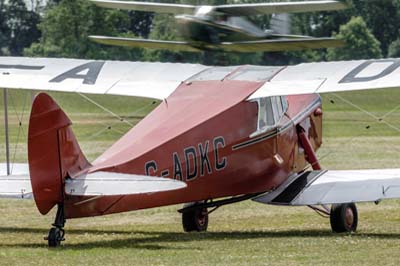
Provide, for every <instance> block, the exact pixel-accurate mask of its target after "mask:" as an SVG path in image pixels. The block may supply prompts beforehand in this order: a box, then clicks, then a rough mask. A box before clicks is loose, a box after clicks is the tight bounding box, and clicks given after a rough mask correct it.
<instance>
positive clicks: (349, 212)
mask: <svg viewBox="0 0 400 266" xmlns="http://www.w3.org/2000/svg"><path fill="white" fill-rule="evenodd" d="M330 220H331V227H332V231H333V232H336V233H345V232H347V233H350V232H355V231H356V230H357V225H358V212H357V207H356V205H355V204H354V203H345V204H333V205H332V207H331V215H330Z"/></svg>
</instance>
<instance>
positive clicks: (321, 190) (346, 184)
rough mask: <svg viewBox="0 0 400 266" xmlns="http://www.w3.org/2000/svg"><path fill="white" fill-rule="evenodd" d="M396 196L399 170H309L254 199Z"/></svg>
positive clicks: (306, 201) (281, 201)
mask: <svg viewBox="0 0 400 266" xmlns="http://www.w3.org/2000/svg"><path fill="white" fill-rule="evenodd" d="M394 198H400V169H377V170H351V171H312V172H306V173H304V174H303V175H300V176H298V177H296V178H292V179H288V181H287V182H286V183H284V184H283V185H281V187H280V188H278V189H277V190H276V191H274V192H271V193H268V194H266V195H262V196H260V197H258V198H257V199H255V201H258V202H262V203H269V204H278V205H297V206H300V205H322V204H338V203H350V202H373V201H374V202H376V201H380V200H383V199H394Z"/></svg>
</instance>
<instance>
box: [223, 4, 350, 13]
mask: <svg viewBox="0 0 400 266" xmlns="http://www.w3.org/2000/svg"><path fill="white" fill-rule="evenodd" d="M346 8H348V6H347V5H346V4H345V3H341V2H339V1H297V2H296V1H295V2H275V3H248V4H231V5H220V6H217V7H216V10H217V11H220V12H224V13H226V14H230V15H233V16H252V15H265V14H277V13H301V12H316V11H333V10H341V9H346Z"/></svg>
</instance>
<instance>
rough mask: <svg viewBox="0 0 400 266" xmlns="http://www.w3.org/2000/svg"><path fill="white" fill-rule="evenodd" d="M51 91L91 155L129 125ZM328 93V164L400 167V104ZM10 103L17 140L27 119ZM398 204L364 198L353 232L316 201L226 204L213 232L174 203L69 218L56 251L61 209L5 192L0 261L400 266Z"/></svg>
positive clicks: (121, 111)
mask: <svg viewBox="0 0 400 266" xmlns="http://www.w3.org/2000/svg"><path fill="white" fill-rule="evenodd" d="M52 95H53V96H54V97H55V98H56V100H57V101H58V102H59V104H60V105H61V107H62V108H63V109H64V110H65V111H66V113H67V114H68V115H69V116H70V117H71V119H72V121H73V122H74V131H75V133H76V135H77V138H78V140H79V143H80V144H81V146H82V148H83V150H84V151H85V153H86V154H87V156H88V157H89V159H90V160H93V159H95V158H96V157H97V156H98V155H99V154H101V153H102V152H103V151H104V150H105V149H106V148H107V147H108V146H109V145H111V144H112V143H113V142H114V141H115V140H116V139H118V138H119V137H120V136H121V135H122V134H123V133H124V132H126V131H127V130H128V129H129V128H130V126H129V125H126V124H124V123H121V122H119V121H118V119H116V118H113V117H112V116H111V115H109V114H107V113H106V112H104V111H102V110H101V109H99V108H98V107H96V106H95V105H93V104H91V103H88V102H87V101H86V100H85V99H83V98H82V97H81V96H79V95H74V94H72V95H71V94H68V95H67V94H63V93H54V94H52ZM11 97H13V100H14V102H15V108H16V109H17V110H18V111H22V110H23V109H24V108H23V106H24V101H25V100H26V99H28V100H29V98H30V96H29V93H26V92H12V96H11ZM89 97H91V98H93V99H94V100H96V102H99V103H101V104H102V105H104V106H105V107H106V108H108V109H110V110H111V111H113V112H114V113H116V114H118V115H120V116H122V117H124V118H125V119H126V120H127V121H129V122H130V123H132V124H135V123H136V122H137V121H138V120H139V119H140V118H141V117H143V116H144V115H145V114H146V113H147V112H148V111H150V110H151V109H152V108H154V106H155V104H153V103H152V101H150V100H147V101H143V100H139V99H136V98H130V97H102V96H89ZM340 97H344V98H345V99H347V100H349V101H351V102H352V103H354V104H355V105H357V106H360V107H361V108H362V109H366V110H368V111H369V112H371V113H372V114H373V115H375V116H376V117H382V116H384V115H385V114H386V113H388V112H390V111H391V110H395V109H396V108H397V107H398V106H399V105H400V94H398V93H397V92H396V91H395V90H388V91H385V92H382V91H380V92H367V93H365V92H357V93H345V94H340ZM323 100H324V116H325V119H324V144H323V147H322V148H321V150H320V151H319V156H320V158H321V162H322V165H323V167H324V168H328V169H357V168H386V167H400V165H399V160H398V156H399V152H400V133H399V132H398V130H397V129H396V128H397V127H400V111H398V110H395V111H394V112H393V113H391V114H390V115H388V116H386V117H385V118H384V121H379V119H378V120H377V119H373V118H371V117H370V116H368V115H366V114H364V113H361V112H360V111H359V110H357V109H355V108H354V107H352V106H350V105H348V104H346V103H344V102H343V101H342V100H341V99H339V98H337V97H336V96H334V95H327V96H324V97H323ZM332 101H333V103H332ZM12 108H13V107H10V116H11V119H10V120H11V121H10V122H11V124H12V127H11V139H12V144H13V145H12V148H14V147H15V144H16V142H17V136H18V127H19V126H18V120H17V119H16V114H15V112H14V111H12V110H13V109H12ZM1 110H2V108H1ZM138 110H139V111H138ZM0 115H2V111H0ZM27 117H28V114H27V113H26V114H25V116H24V119H23V120H22V127H23V129H24V130H23V131H22V132H24V133H23V134H22V133H21V134H20V141H19V142H20V143H19V144H18V146H16V147H17V153H16V157H15V159H16V161H19V162H23V161H25V160H26V144H25V142H26V139H24V138H26V130H27ZM385 122H386V123H389V124H390V125H391V126H392V127H389V126H388V125H387V124H385ZM110 125H111V129H109V126H110ZM99 131H101V134H99ZM24 134H25V135H24ZM3 137H4V133H3V132H0V138H3ZM1 142H2V143H4V142H3V141H1ZM3 146H4V145H3ZM3 146H0V156H1V158H3V157H4V147H3ZM13 150H14V149H12V151H13ZM1 161H2V160H1ZM399 203H400V201H385V202H382V203H381V204H380V205H379V206H375V205H374V204H360V205H359V212H360V221H359V230H358V232H357V233H356V234H352V235H347V234H343V235H337V234H333V233H331V232H330V226H329V220H328V219H326V218H322V217H320V216H318V215H316V214H315V213H314V212H312V211H311V210H310V209H308V208H305V207H299V208H297V207H296V208H290V207H275V206H265V205H262V204H258V203H254V202H251V201H247V202H242V203H239V204H234V205H230V206H226V207H222V208H220V209H219V210H218V211H216V212H214V213H213V214H211V216H210V224H209V231H208V232H207V233H204V234H203V233H202V234H198V233H195V234H185V233H183V232H182V228H181V221H180V215H179V214H178V213H177V212H176V210H177V209H178V208H179V207H180V206H170V207H164V208H156V209H150V210H144V211H137V212H130V213H123V214H117V215H110V216H104V217H95V218H85V219H77V220H69V221H68V222H67V226H66V230H67V235H66V238H67V241H66V242H65V243H64V245H63V246H62V247H61V248H59V249H57V250H50V249H48V248H47V247H46V242H45V241H44V240H43V236H45V235H46V234H47V232H48V229H49V227H50V224H51V223H52V221H53V218H54V213H53V212H52V213H51V214H49V215H47V216H41V215H40V214H39V213H38V212H37V210H36V208H35V206H34V203H33V202H31V201H16V200H6V199H2V200H0V265H53V264H58V265H78V264H79V265H362V266H365V265H374V266H375V265H398V264H399V261H400V259H399V257H398V253H399V246H400V211H399V209H400V204H399Z"/></svg>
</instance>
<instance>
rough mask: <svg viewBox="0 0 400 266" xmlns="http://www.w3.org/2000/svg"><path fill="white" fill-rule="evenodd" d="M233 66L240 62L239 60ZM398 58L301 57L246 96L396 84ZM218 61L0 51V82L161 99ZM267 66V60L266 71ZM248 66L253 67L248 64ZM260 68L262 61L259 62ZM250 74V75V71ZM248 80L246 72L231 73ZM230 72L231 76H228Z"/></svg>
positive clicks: (16, 86) (21, 86)
mask: <svg viewBox="0 0 400 266" xmlns="http://www.w3.org/2000/svg"><path fill="white" fill-rule="evenodd" d="M237 68H240V66H238V67H237ZM399 68H400V59H399V58H394V59H378V60H359V61H341V62H340V61H339V62H319V63H304V64H299V65H294V66H287V67H277V69H278V70H279V71H276V73H275V74H274V75H273V76H272V78H270V79H269V80H268V81H266V82H265V83H264V84H263V85H262V86H261V87H260V88H259V89H258V90H257V91H256V92H255V93H254V94H252V95H251V96H250V97H249V98H248V99H249V100H252V99H256V98H261V97H269V96H277V95H295V94H310V93H329V92H343V91H354V90H368V89H385V88H399V87H400V83H399V80H398V76H399V75H400V69H399ZM206 69H207V71H211V72H212V71H218V69H219V67H215V68H213V67H208V66H204V65H199V64H180V63H149V62H122V61H91V60H78V59H50V58H26V57H0V88H9V89H30V90H44V91H46V90H47V91H65V92H80V93H93V94H110V95H125V96H138V97H148V98H155V99H160V100H162V99H165V98H167V97H168V96H169V95H170V94H171V93H173V92H174V91H175V89H176V88H177V87H178V86H179V85H180V84H181V83H182V82H184V81H186V80H189V79H190V78H191V77H193V76H195V75H197V74H199V73H201V72H202V71H204V70H206ZM270 70H271V67H268V66H266V67H265V71H266V73H269V71H270ZM249 71H252V70H249ZM254 71H257V72H258V73H261V72H262V67H258V68H257V70H254ZM250 76H251V75H250ZM241 77H243V79H244V80H246V81H256V82H259V81H260V80H259V74H258V75H254V76H253V78H254V80H252V79H251V78H250V79H249V76H248V75H242V76H237V75H236V76H235V79H237V80H240V79H241ZM227 78H229V77H227Z"/></svg>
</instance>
